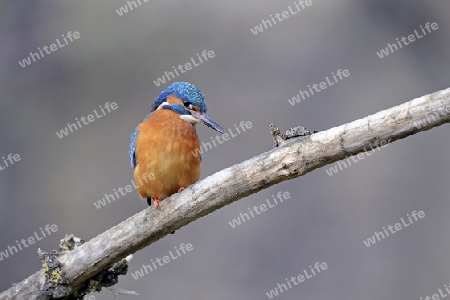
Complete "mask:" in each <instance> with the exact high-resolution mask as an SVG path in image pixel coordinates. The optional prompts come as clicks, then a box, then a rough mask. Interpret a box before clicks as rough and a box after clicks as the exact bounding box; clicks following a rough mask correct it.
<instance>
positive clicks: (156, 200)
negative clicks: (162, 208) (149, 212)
mask: <svg viewBox="0 0 450 300" xmlns="http://www.w3.org/2000/svg"><path fill="white" fill-rule="evenodd" d="M159 201H160V200H159V199H157V198H155V199H153V205H154V206H155V208H156V209H159Z"/></svg>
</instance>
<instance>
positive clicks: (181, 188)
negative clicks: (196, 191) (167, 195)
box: [178, 186, 186, 193]
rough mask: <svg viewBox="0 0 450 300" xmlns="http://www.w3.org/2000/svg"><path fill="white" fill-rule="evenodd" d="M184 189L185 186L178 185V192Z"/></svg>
mask: <svg viewBox="0 0 450 300" xmlns="http://www.w3.org/2000/svg"><path fill="white" fill-rule="evenodd" d="M185 189H186V188H185V187H184V186H182V187H180V188H179V189H178V193H179V192H181V191H182V190H185Z"/></svg>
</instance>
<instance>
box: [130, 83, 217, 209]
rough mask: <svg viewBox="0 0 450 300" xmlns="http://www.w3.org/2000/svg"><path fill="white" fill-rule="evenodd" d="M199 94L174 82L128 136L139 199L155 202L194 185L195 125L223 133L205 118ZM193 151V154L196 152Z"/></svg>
mask: <svg viewBox="0 0 450 300" xmlns="http://www.w3.org/2000/svg"><path fill="white" fill-rule="evenodd" d="M206 109H207V107H206V102H205V98H204V96H203V93H202V92H201V91H200V90H199V89H197V87H196V86H195V85H193V84H191V83H188V82H175V83H173V84H172V85H170V86H169V87H168V88H167V89H166V90H164V91H162V92H161V93H160V94H159V95H158V97H156V99H155V101H154V102H153V105H152V108H151V112H150V114H149V115H147V117H145V119H144V120H143V121H142V123H141V124H139V125H138V126H137V127H136V129H135V130H134V131H133V132H132V133H131V136H130V150H129V155H130V160H131V166H132V167H133V168H134V174H133V175H134V180H135V182H136V184H138V186H137V192H138V194H139V196H140V197H141V198H143V199H146V200H147V202H148V204H149V205H151V199H153V204H154V206H155V207H156V208H158V207H159V202H160V201H162V200H164V199H165V198H167V197H169V196H170V195H172V194H174V193H176V192H178V191H181V190H183V189H184V188H185V187H187V186H189V185H191V184H193V183H195V182H197V181H198V179H199V177H200V159H201V157H200V155H198V153H199V152H198V151H199V149H200V141H199V139H198V136H197V133H196V130H195V125H196V124H197V123H203V124H205V125H206V126H208V127H211V128H212V129H214V130H216V131H218V132H221V133H225V130H223V128H222V127H220V126H219V125H218V124H217V123H216V122H214V121H213V120H212V119H211V118H210V117H208V115H206ZM196 149H197V151H196Z"/></svg>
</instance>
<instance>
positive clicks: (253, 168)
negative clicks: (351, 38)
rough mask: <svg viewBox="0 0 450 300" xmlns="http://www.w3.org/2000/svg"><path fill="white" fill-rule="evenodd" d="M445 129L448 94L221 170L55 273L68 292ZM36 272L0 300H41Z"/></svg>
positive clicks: (96, 241)
mask: <svg viewBox="0 0 450 300" xmlns="http://www.w3.org/2000/svg"><path fill="white" fill-rule="evenodd" d="M449 122H450V88H448V89H446V90H443V91H439V92H435V93H433V94H429V95H426V96H423V97H420V98H417V99H414V100H411V101H409V102H406V103H404V104H401V105H398V106H395V107H392V108H390V109H387V110H383V111H380V112H378V113H376V114H373V115H370V116H367V117H365V118H363V119H359V120H356V121H353V122H351V123H347V124H344V125H341V126H339V127H334V128H331V129H329V130H326V131H322V132H319V133H315V134H313V135H310V136H306V137H300V138H295V139H290V140H287V141H285V142H283V143H282V145H280V146H279V147H277V148H275V149H273V150H271V151H268V152H265V153H262V154H260V155H258V156H255V157H253V158H251V159H249V160H246V161H244V162H242V163H239V164H236V165H234V166H232V167H229V168H226V169H224V170H221V171H219V172H217V173H215V174H213V175H211V176H209V177H207V178H205V179H204V180H202V181H200V182H198V183H196V184H194V185H192V186H190V187H188V188H186V189H185V190H184V191H183V192H181V193H178V194H175V195H172V196H171V197H170V198H168V199H166V200H165V201H164V202H162V203H161V210H155V209H153V208H151V207H149V208H147V209H145V210H143V211H141V212H139V213H137V214H135V215H134V216H132V217H130V218H128V219H127V220H125V221H123V222H121V223H120V224H118V225H116V226H114V227H113V228H111V229H109V230H107V231H106V232H104V233H102V234H100V235H98V236H97V237H95V238H93V239H92V240H90V241H89V242H87V243H85V244H83V245H81V246H80V247H78V248H76V249H75V250H73V251H71V252H68V253H67V254H64V255H63V256H61V257H60V262H61V270H62V271H63V274H64V276H65V277H66V278H67V279H68V280H69V282H70V287H71V289H72V291H76V290H77V289H78V288H80V287H81V285H82V284H83V283H84V282H85V281H86V280H88V279H89V278H90V277H92V276H93V275H95V274H96V273H98V272H100V271H101V270H103V269H105V268H107V267H109V266H110V265H112V264H113V263H116V262H117V261H119V260H120V259H122V258H125V257H126V256H127V255H129V254H131V253H134V252H136V251H138V250H140V249H142V248H144V247H146V246H148V245H150V244H152V243H154V242H156V241H157V240H159V239H161V238H162V237H164V236H165V235H167V234H169V233H170V232H172V231H174V230H177V229H179V228H181V227H183V226H185V225H187V224H189V223H190V222H192V221H194V220H196V219H198V218H200V217H202V216H205V215H207V214H209V213H211V212H213V211H215V210H216V209H219V208H221V207H223V206H225V205H228V204H230V203H232V202H234V201H237V200H239V199H241V198H243V197H245V196H248V195H250V194H253V193H256V192H258V191H260V190H262V189H266V188H268V187H270V186H272V185H274V184H277V183H279V182H281V181H284V180H288V179H292V178H296V177H299V176H302V175H305V174H307V173H309V172H311V171H313V170H314V169H317V168H320V167H322V166H324V165H327V164H331V163H333V162H335V161H338V160H341V159H343V158H346V157H348V156H351V155H355V154H358V153H360V152H365V151H367V150H366V149H370V150H371V148H372V147H374V146H377V145H379V143H380V141H383V140H384V141H389V142H393V141H395V140H399V139H402V138H405V137H407V136H410V135H413V134H416V133H418V132H420V131H425V130H429V129H431V128H433V127H437V126H439V125H442V124H444V123H449ZM44 283H45V276H44V272H42V271H40V272H37V273H35V274H33V275H31V276H30V277H28V278H27V279H25V280H23V281H22V282H20V283H18V284H16V285H15V286H13V287H11V288H10V289H8V290H6V291H4V292H3V293H1V294H0V300H2V299H48V297H47V296H46V295H45V294H44V293H43V292H42V291H41V290H42V287H43V285H44Z"/></svg>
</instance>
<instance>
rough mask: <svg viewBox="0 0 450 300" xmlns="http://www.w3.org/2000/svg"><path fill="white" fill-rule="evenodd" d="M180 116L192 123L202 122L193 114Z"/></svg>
mask: <svg viewBox="0 0 450 300" xmlns="http://www.w3.org/2000/svg"><path fill="white" fill-rule="evenodd" d="M180 118H181V119H183V120H185V121H186V122H189V123H191V124H192V125H195V124H197V123H200V120H197V119H196V118H194V117H193V116H191V115H180Z"/></svg>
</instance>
